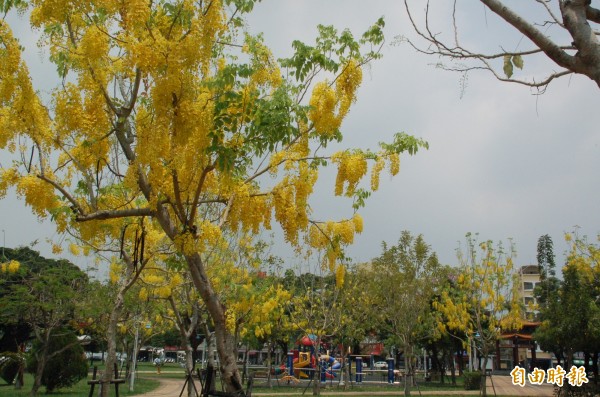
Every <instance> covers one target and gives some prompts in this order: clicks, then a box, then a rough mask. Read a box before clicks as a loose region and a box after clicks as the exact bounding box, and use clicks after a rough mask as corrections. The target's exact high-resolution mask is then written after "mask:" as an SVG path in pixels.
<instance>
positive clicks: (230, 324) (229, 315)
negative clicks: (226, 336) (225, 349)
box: [225, 309, 236, 333]
mask: <svg viewBox="0 0 600 397" xmlns="http://www.w3.org/2000/svg"><path fill="white" fill-rule="evenodd" d="M225 327H226V328H227V330H228V331H229V332H231V333H233V332H235V328H236V316H235V313H234V312H233V310H229V309H227V311H226V312H225Z"/></svg>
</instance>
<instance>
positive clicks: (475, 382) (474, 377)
mask: <svg viewBox="0 0 600 397" xmlns="http://www.w3.org/2000/svg"><path fill="white" fill-rule="evenodd" d="M463 376H464V378H465V383H464V385H465V390H479V388H480V387H481V372H479V371H472V372H471V371H465V372H463Z"/></svg>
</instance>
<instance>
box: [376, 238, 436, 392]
mask: <svg viewBox="0 0 600 397" xmlns="http://www.w3.org/2000/svg"><path fill="white" fill-rule="evenodd" d="M441 270H442V267H441V265H440V263H439V262H438V259H437V256H436V254H435V252H433V251H432V250H431V247H430V246H429V245H427V243H425V240H424V239H423V236H422V235H419V236H417V237H414V236H412V235H411V234H410V232H408V231H403V232H402V234H401V236H400V239H399V240H398V244H396V245H394V246H392V247H388V246H387V244H385V243H383V253H382V254H381V256H379V257H378V258H375V259H373V261H372V275H371V277H370V280H369V281H368V284H369V286H370V287H369V291H370V292H371V294H372V295H373V296H374V299H373V305H374V306H375V310H374V311H373V312H374V313H377V319H378V322H377V324H378V325H379V327H380V328H381V329H383V330H385V331H387V332H388V333H389V335H391V337H392V339H393V341H394V342H395V343H396V344H397V345H398V346H400V347H401V348H402V349H403V352H404V360H405V366H406V373H407V375H408V377H407V381H406V382H405V384H404V395H405V396H409V395H410V386H411V385H412V383H413V375H414V368H413V361H414V360H415V351H414V350H415V347H416V343H417V339H416V338H417V337H418V336H421V337H424V335H423V334H422V333H421V334H419V332H418V331H419V330H420V325H421V323H422V321H423V318H424V317H426V315H427V312H428V311H429V307H430V302H431V299H432V298H433V296H434V294H435V292H436V287H437V286H438V285H440V284H441V282H442V280H443V278H442V272H441Z"/></svg>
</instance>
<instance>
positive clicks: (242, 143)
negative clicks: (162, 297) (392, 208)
mask: <svg viewBox="0 0 600 397" xmlns="http://www.w3.org/2000/svg"><path fill="white" fill-rule="evenodd" d="M254 3H255V1H253V0H199V1H195V2H192V1H189V0H177V1H170V0H158V1H140V0H132V1H122V0H91V1H75V0H52V1H50V0H33V1H32V2H30V3H29V4H28V5H23V4H22V3H20V2H17V3H16V4H17V5H18V6H19V7H28V8H29V10H30V16H31V17H30V22H31V26H32V28H34V29H38V30H39V31H40V32H41V34H42V39H41V41H40V43H39V44H40V45H41V46H43V47H44V48H45V50H44V52H43V53H44V54H47V55H48V56H49V58H50V60H51V61H52V62H53V63H54V64H55V65H56V68H57V71H58V74H59V77H60V79H57V84H56V88H55V89H53V90H52V92H51V95H50V96H49V97H43V96H40V95H39V93H38V92H36V90H35V87H34V86H33V83H32V80H31V78H30V75H29V72H28V69H27V65H25V63H24V62H23V60H22V59H21V48H20V45H19V43H18V42H17V40H16V39H15V38H14V37H13V35H12V33H11V29H10V26H9V24H8V23H7V22H6V21H5V20H2V21H0V63H1V64H2V65H3V67H2V68H1V69H0V148H2V149H3V150H4V151H9V152H11V153H13V155H12V158H14V159H15V160H14V161H13V163H12V164H2V166H3V168H2V169H1V171H0V172H1V173H0V194H1V195H3V194H4V193H5V192H6V189H7V188H9V187H13V186H14V187H16V190H17V193H18V194H19V196H21V197H22V198H24V199H25V201H26V203H27V204H28V205H29V206H30V207H31V209H32V211H33V212H34V213H35V214H37V215H38V216H39V217H42V218H44V217H48V216H49V217H51V219H52V220H53V221H54V222H55V224H56V226H57V230H58V231H59V232H67V231H68V232H69V233H71V234H72V235H74V236H76V238H77V239H79V241H80V243H81V244H82V245H85V246H89V247H92V248H94V249H112V250H113V251H114V252H115V253H117V254H118V257H120V260H122V261H123V263H122V264H121V265H122V266H126V267H128V268H131V269H133V270H130V273H129V274H133V275H135V274H138V273H139V272H140V269H141V266H142V265H143V264H144V263H148V261H150V260H151V261H162V260H164V258H161V255H165V254H161V252H162V251H161V247H164V246H165V245H167V246H169V250H175V251H177V252H178V254H179V255H181V256H182V257H183V258H184V260H185V263H186V265H187V267H188V269H189V272H190V276H191V279H192V281H193V283H194V286H195V288H196V289H197V291H198V294H199V295H200V297H201V298H202V300H203V301H204V303H205V305H206V308H207V310H208V312H209V313H210V315H211V317H212V319H213V321H214V326H215V335H216V341H217V342H216V345H217V350H218V354H219V357H220V365H221V368H220V370H221V373H222V376H223V379H224V384H225V385H226V389H227V390H229V391H237V390H240V389H241V384H240V376H239V372H238V370H237V367H236V364H235V355H234V354H233V352H234V346H233V341H234V338H233V334H232V330H231V329H229V328H228V322H227V318H228V307H226V305H225V304H224V303H223V302H221V300H220V299H219V294H218V291H215V288H214V286H213V285H212V284H211V282H210V277H209V275H208V273H207V269H206V266H205V262H204V257H205V254H206V250H207V247H212V246H214V245H215V244H216V242H217V241H219V240H220V238H221V236H222V234H223V232H224V231H230V232H233V233H235V232H237V231H240V230H241V231H249V232H253V233H256V232H258V231H260V230H262V229H270V228H271V223H272V221H273V220H275V221H276V222H277V223H279V224H280V225H281V228H282V230H283V233H284V235H285V239H286V240H287V241H288V242H289V243H290V244H292V245H294V244H298V243H299V242H302V241H304V236H306V235H310V236H311V238H310V239H309V240H310V241H312V242H313V243H314V244H315V245H318V246H319V247H318V248H320V249H323V250H324V251H325V252H326V257H327V258H328V266H329V267H330V268H331V270H332V271H337V272H338V273H341V271H339V270H337V268H338V267H339V266H341V265H340V264H339V261H337V258H338V257H339V256H341V255H342V252H343V250H342V248H343V246H344V245H345V244H348V243H349V242H351V240H352V236H353V234H354V233H355V232H357V231H359V230H357V228H359V229H360V227H362V221H361V219H360V218H359V216H358V215H356V216H354V218H350V219H349V220H342V221H339V222H337V223H324V222H321V221H318V220H316V219H313V218H312V214H311V210H310V206H309V197H310V196H311V194H312V192H313V186H314V184H315V182H316V180H317V175H318V172H319V170H320V169H321V168H322V167H323V166H325V165H327V163H333V164H335V165H337V168H338V177H337V181H336V187H335V194H336V195H345V196H348V197H351V198H353V199H354V204H353V206H354V211H356V209H357V208H359V207H360V205H362V204H363V201H364V199H365V198H366V196H368V191H370V190H371V189H376V188H377V185H378V178H379V173H380V172H381V171H382V169H384V168H385V167H388V168H389V170H390V172H391V173H392V174H395V173H396V172H398V164H399V157H398V156H399V154H400V153H402V152H408V153H410V154H414V153H415V152H416V151H417V150H418V149H419V148H420V147H423V146H426V145H427V144H426V143H425V142H423V141H421V140H420V139H417V138H413V137H411V136H408V135H406V134H397V135H396V136H395V138H394V140H393V142H392V143H390V144H380V147H379V149H377V150H376V151H370V150H366V149H355V150H346V151H341V152H338V153H328V152H327V146H328V144H329V143H330V142H332V141H340V140H341V139H342V134H341V132H340V127H341V123H342V121H343V119H344V117H345V116H346V115H347V113H348V111H349V109H350V107H351V105H352V103H353V102H354V101H355V99H356V93H357V89H358V87H359V85H360V83H361V79H362V69H361V68H362V67H363V65H364V64H365V63H367V62H369V61H371V60H372V59H375V58H378V57H379V54H378V50H379V48H380V47H381V45H382V43H383V40H384V39H383V34H382V28H383V21H382V20H379V21H377V22H376V23H375V24H374V25H373V27H371V28H370V29H369V30H368V31H367V32H366V33H364V34H363V35H362V36H361V38H359V39H355V38H354V37H353V36H352V34H351V33H350V32H349V31H343V32H338V31H336V30H335V29H334V28H333V27H324V26H320V27H319V32H318V33H319V34H318V38H317V40H316V43H315V44H314V45H307V44H303V43H300V42H294V43H293V47H294V50H295V53H294V55H293V56H292V57H290V58H289V59H284V60H281V61H276V60H275V59H274V57H273V56H272V54H271V53H270V51H269V50H268V48H267V47H266V46H265V45H264V44H263V42H262V40H261V38H260V36H258V37H254V36H251V35H249V34H247V33H246V32H245V31H244V29H243V26H244V21H243V19H242V18H243V15H244V14H245V13H246V12H249V11H251V10H252V8H253V6H254ZM11 5H13V2H5V3H2V7H4V8H7V9H4V10H3V11H6V12H12V10H9V9H8V8H9V7H10V6H11ZM369 161H370V162H372V163H373V164H374V165H373V167H372V172H371V186H370V189H366V188H360V187H359V185H358V184H359V182H360V180H361V179H362V178H363V177H364V176H365V175H366V174H367V173H368V166H367V163H368V162H369ZM311 228H312V229H311ZM311 230H312V232H311ZM149 237H151V238H149ZM146 240H152V241H151V244H147V242H146ZM110 247H112V248H110ZM149 250H151V251H152V252H148V251H149ZM134 278H135V277H134ZM129 279H131V277H130V278H129Z"/></svg>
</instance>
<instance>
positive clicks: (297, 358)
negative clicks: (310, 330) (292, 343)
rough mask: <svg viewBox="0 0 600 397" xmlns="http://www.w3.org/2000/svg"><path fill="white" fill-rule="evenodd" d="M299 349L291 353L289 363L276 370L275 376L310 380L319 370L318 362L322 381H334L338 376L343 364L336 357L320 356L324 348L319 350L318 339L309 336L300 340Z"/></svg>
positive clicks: (286, 378)
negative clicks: (337, 371) (280, 375)
mask: <svg viewBox="0 0 600 397" xmlns="http://www.w3.org/2000/svg"><path fill="white" fill-rule="evenodd" d="M297 344H298V345H299V346H298V347H299V348H298V349H294V350H292V351H290V352H289V353H288V355H287V362H285V363H282V364H281V365H280V366H279V367H278V368H276V369H275V375H279V374H282V375H283V377H282V379H283V380H288V381H298V380H299V379H308V378H311V379H312V377H313V376H314V375H313V374H314V373H315V371H317V370H318V368H319V366H318V362H317V357H318V360H319V362H320V363H321V380H323V381H324V380H325V379H333V378H335V377H336V376H337V375H336V374H335V371H336V370H339V369H340V368H341V366H342V364H341V363H340V362H339V361H338V360H336V359H335V357H333V356H330V355H328V354H320V352H319V351H320V350H321V349H322V347H323V346H319V347H318V348H317V346H316V345H317V342H316V337H315V336H314V335H307V336H304V337H302V338H301V339H300V340H298V342H297Z"/></svg>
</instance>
